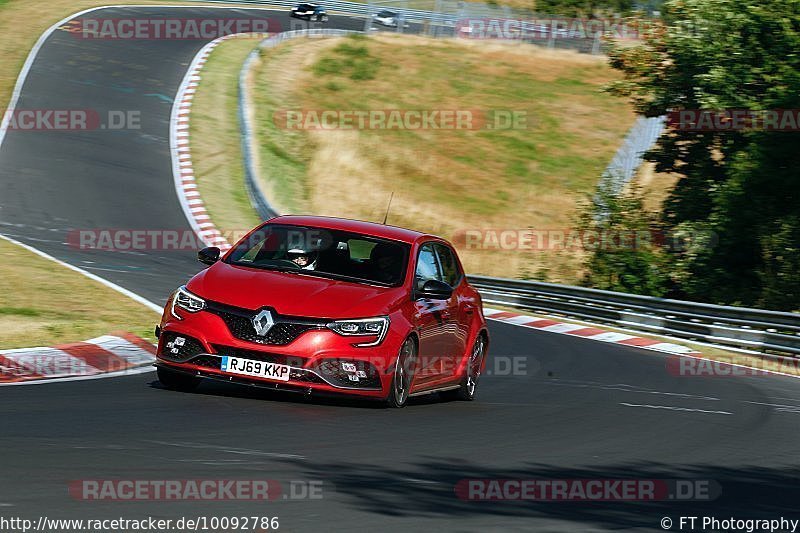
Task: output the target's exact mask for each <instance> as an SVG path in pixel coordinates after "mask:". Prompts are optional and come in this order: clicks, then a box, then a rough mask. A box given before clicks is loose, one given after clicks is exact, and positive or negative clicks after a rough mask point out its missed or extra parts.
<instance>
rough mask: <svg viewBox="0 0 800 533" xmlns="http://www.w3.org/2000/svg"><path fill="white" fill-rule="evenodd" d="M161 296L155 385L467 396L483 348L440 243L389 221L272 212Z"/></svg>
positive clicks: (461, 284) (470, 304)
mask: <svg viewBox="0 0 800 533" xmlns="http://www.w3.org/2000/svg"><path fill="white" fill-rule="evenodd" d="M198 258H199V260H200V261H201V262H203V263H206V264H208V265H210V267H209V268H207V269H205V270H204V271H202V272H200V273H199V274H197V275H196V276H195V277H193V278H192V279H191V280H190V281H189V282H188V283H187V284H186V285H185V286H183V287H180V288H179V289H178V290H177V291H175V293H174V294H173V295H172V296H171V297H170V299H169V301H168V302H167V305H166V307H165V309H164V315H163V317H162V319H161V324H160V325H159V327H158V328H157V334H158V336H159V343H158V356H157V361H156V366H157V367H158V378H159V380H160V381H161V383H162V384H163V385H164V386H166V387H168V388H173V389H179V390H190V389H192V388H194V387H196V386H197V385H198V384H199V382H200V381H201V380H202V379H203V378H211V379H217V380H223V381H230V382H236V383H247V384H251V385H258V386H264V387H269V388H274V389H281V390H294V391H299V392H304V393H309V394H310V393H341V394H348V395H352V396H358V397H364V398H378V399H382V400H385V401H386V402H387V403H388V404H389V405H391V406H394V407H402V406H403V405H405V403H406V401H407V400H408V398H409V397H410V396H415V395H419V394H426V393H432V392H439V393H442V394H445V395H449V396H452V397H455V398H459V399H464V400H472V399H473V398H474V396H475V387H476V386H477V383H478V378H479V376H480V375H481V372H482V371H483V369H484V365H485V361H486V354H487V348H488V342H489V335H488V332H487V329H486V322H485V320H484V317H483V310H482V306H481V299H480V296H479V295H478V292H477V291H476V290H475V289H474V288H472V287H471V286H470V285H469V283H467V280H466V277H465V276H464V272H463V269H462V267H461V263H460V261H459V259H458V256H457V255H456V252H455V251H454V250H453V247H452V246H451V245H450V244H449V243H448V242H447V241H445V240H443V239H441V238H438V237H434V236H432V235H426V234H423V233H418V232H415V231H410V230H406V229H401V228H397V227H393V226H386V225H381V224H374V223H370V222H359V221H353V220H344V219H336V218H325V217H308V216H281V217H277V218H273V219H271V220H269V221H268V222H266V223H264V224H262V225H261V226H259V227H257V228H256V229H255V230H253V231H252V232H250V233H249V234H248V235H247V236H245V237H244V238H243V239H242V240H241V241H239V242H238V243H237V244H236V245H235V246H234V247H233V248H232V249H231V250H230V251H228V252H227V253H226V254H225V255H224V257H222V258H220V250H219V249H218V248H206V249H204V250H201V251H200V253H199V254H198Z"/></svg>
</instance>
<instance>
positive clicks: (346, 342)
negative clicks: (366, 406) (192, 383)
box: [156, 311, 403, 398]
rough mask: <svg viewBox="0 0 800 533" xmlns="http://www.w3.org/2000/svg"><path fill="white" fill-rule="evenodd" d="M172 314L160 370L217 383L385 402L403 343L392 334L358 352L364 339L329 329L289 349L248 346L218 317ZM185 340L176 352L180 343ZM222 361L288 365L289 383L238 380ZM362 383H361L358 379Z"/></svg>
mask: <svg viewBox="0 0 800 533" xmlns="http://www.w3.org/2000/svg"><path fill="white" fill-rule="evenodd" d="M181 316H183V317H184V319H183V320H177V319H175V318H174V317H172V316H171V315H170V314H169V311H167V314H166V315H165V317H164V319H165V320H164V321H162V323H161V333H160V336H159V343H158V351H157V354H156V366H157V367H161V368H165V369H169V370H173V371H178V372H183V373H188V374H191V375H195V376H199V377H204V378H211V379H216V380H222V381H228V382H234V383H244V384H250V385H258V386H261V387H266V388H270V389H276V390H290V391H298V392H304V393H327V394H345V395H351V396H358V397H365V398H385V397H386V396H387V394H388V391H389V389H390V386H391V381H392V373H393V370H394V367H393V365H394V359H395V358H396V354H397V353H398V352H399V348H400V345H401V344H402V340H403V339H402V338H401V337H400V336H397V337H396V336H395V335H393V334H392V331H391V328H390V331H389V332H388V333H387V335H386V338H385V339H384V341H383V342H382V343H381V344H380V345H378V346H372V347H356V346H353V344H355V343H357V342H364V338H363V337H344V336H341V335H339V334H337V333H335V332H333V331H330V330H327V329H312V330H309V331H305V332H304V333H301V334H300V335H299V336H298V337H297V338H295V339H294V340H293V341H291V342H290V343H288V344H285V345H266V344H257V343H253V342H247V341H245V340H242V339H239V338H236V337H234V336H233V335H232V333H231V330H230V329H229V328H228V326H227V325H226V323H225V322H224V321H223V320H222V319H221V318H220V317H219V316H217V315H215V314H212V313H209V312H204V311H201V312H199V313H194V314H188V313H182V314H181ZM179 337H180V338H182V339H183V340H182V341H181V345H180V346H177V347H176V342H175V341H176V339H177V338H179ZM223 356H229V357H238V358H242V359H250V360H256V361H263V362H268V363H274V364H278V365H286V366H288V367H289V369H290V374H289V380H288V381H278V380H273V379H268V378H261V377H254V376H246V375H241V374H233V373H229V372H226V371H223V370H221V361H222V357H223ZM356 378H357V379H356Z"/></svg>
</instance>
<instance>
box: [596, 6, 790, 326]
mask: <svg viewBox="0 0 800 533" xmlns="http://www.w3.org/2000/svg"><path fill="white" fill-rule="evenodd" d="M662 16H663V26H662V27H659V28H657V31H652V32H649V33H648V35H647V36H646V38H645V39H644V42H643V43H642V44H641V45H638V46H634V47H630V46H628V47H625V46H618V47H616V48H615V49H613V50H612V52H611V64H612V66H614V67H615V68H617V69H619V70H620V71H621V72H622V73H623V74H624V77H623V79H622V80H621V81H619V82H617V83H615V84H614V85H613V86H612V87H611V90H612V91H613V92H615V93H617V94H619V95H623V96H626V97H629V98H630V99H631V101H632V102H633V103H634V105H635V106H636V108H637V110H638V111H639V112H641V113H643V114H644V115H647V116H659V115H664V114H666V113H668V112H670V111H675V110H679V109H706V110H724V109H748V110H754V111H764V110H771V109H798V108H800V0H759V1H758V2H752V1H744V2H742V1H740V0H670V1H667V2H665V4H664V6H663V15H662ZM799 147H800V131H793V132H786V131H763V130H759V129H750V130H720V131H702V132H697V131H687V130H682V129H673V128H670V129H668V130H667V131H666V132H665V134H664V135H662V137H661V138H660V139H659V142H658V145H657V147H656V148H654V149H653V150H652V151H651V152H650V153H649V154H647V159H649V160H651V161H653V162H655V164H656V170H657V171H659V172H672V173H675V174H677V175H678V176H680V179H679V181H678V183H677V185H676V187H675V188H674V190H673V191H672V193H671V195H670V198H669V199H668V201H667V203H666V206H665V210H664V213H663V219H662V220H663V223H664V224H665V227H666V229H667V230H668V231H675V230H681V229H682V228H691V230H692V231H697V232H700V233H702V234H709V235H715V239H714V240H713V241H712V242H713V246H711V245H709V246H706V247H704V248H703V249H696V248H693V249H692V253H691V254H688V253H687V252H686V251H685V250H682V251H677V252H672V253H671V254H670V277H671V279H673V280H675V281H676V282H677V283H678V285H677V291H678V292H677V293H676V295H679V296H684V297H688V298H691V299H697V300H704V301H712V302H717V303H726V304H742V305H757V306H764V307H771V308H777V309H794V310H796V309H800V269H798V266H799V265H800V188H798V178H800V172H799V171H798V169H800V150H798V148H799Z"/></svg>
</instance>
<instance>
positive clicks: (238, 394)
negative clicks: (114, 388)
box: [148, 379, 445, 409]
mask: <svg viewBox="0 0 800 533" xmlns="http://www.w3.org/2000/svg"><path fill="white" fill-rule="evenodd" d="M148 386H149V387H151V388H154V389H160V390H163V391H166V392H171V393H173V394H199V395H203V396H221V397H227V398H241V399H248V400H258V401H270V402H281V403H295V404H309V405H317V406H332V407H349V408H353V409H388V406H387V405H386V404H385V403H384V402H383V401H382V400H375V399H370V398H366V399H362V398H352V397H347V396H344V395H339V394H319V393H314V394H311V395H308V394H306V393H304V392H288V391H280V390H270V389H268V388H265V387H258V386H251V385H244V384H241V383H223V382H220V381H214V380H208V379H206V380H203V382H202V383H200V385H199V386H198V387H197V389H195V390H193V391H186V392H184V391H175V390H171V389H168V388H167V387H165V386H164V385H162V384H161V382H160V381H158V380H157V379H156V380H153V381H151V382H150V383H148ZM444 401H445V400H443V399H442V398H441V397H440V396H439V395H438V394H436V393H433V394H426V395H423V396H417V397H414V398H409V400H408V403H407V404H406V408H408V407H413V406H416V405H430V404H435V403H442V402H444Z"/></svg>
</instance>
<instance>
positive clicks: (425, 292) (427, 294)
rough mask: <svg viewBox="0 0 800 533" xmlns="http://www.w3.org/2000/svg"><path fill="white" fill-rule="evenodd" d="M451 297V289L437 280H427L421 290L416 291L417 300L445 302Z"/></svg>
mask: <svg viewBox="0 0 800 533" xmlns="http://www.w3.org/2000/svg"><path fill="white" fill-rule="evenodd" d="M452 295H453V287H451V286H450V285H448V284H447V283H445V282H444V281H439V280H438V279H429V280H428V281H426V282H425V284H424V285H423V286H422V289H420V290H419V291H417V298H430V299H431V300H447V299H449V298H450V297H451V296H452Z"/></svg>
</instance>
